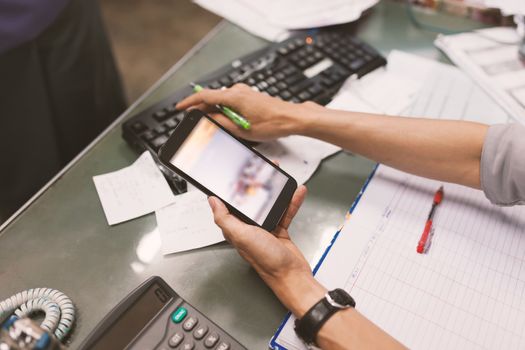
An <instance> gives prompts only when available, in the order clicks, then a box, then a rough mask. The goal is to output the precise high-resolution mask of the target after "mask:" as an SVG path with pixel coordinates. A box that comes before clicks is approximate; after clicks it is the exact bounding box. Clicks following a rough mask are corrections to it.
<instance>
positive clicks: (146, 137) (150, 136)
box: [142, 130, 156, 141]
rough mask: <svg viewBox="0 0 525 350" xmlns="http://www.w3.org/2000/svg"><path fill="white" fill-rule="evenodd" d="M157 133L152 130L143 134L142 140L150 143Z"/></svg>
mask: <svg viewBox="0 0 525 350" xmlns="http://www.w3.org/2000/svg"><path fill="white" fill-rule="evenodd" d="M155 136H156V135H155V133H154V132H153V131H151V130H148V131H146V132H145V133H144V134H142V139H143V140H145V141H150V140H153V139H154V138H155Z"/></svg>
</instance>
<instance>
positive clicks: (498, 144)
mask: <svg viewBox="0 0 525 350" xmlns="http://www.w3.org/2000/svg"><path fill="white" fill-rule="evenodd" d="M480 176H481V189H482V190H483V191H484V192H485V195H486V196H487V198H488V199H489V200H490V201H491V202H492V203H494V204H497V205H515V204H525V126H523V125H521V124H517V123H516V124H501V125H492V126H491V127H489V130H488V132H487V136H486V137H485V142H484V144H483V151H482V153H481V169H480Z"/></svg>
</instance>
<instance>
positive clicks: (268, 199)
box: [170, 118, 288, 225]
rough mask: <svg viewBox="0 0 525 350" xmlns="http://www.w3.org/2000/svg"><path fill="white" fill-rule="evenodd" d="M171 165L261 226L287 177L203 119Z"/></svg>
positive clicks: (176, 154)
mask: <svg viewBox="0 0 525 350" xmlns="http://www.w3.org/2000/svg"><path fill="white" fill-rule="evenodd" d="M170 163H171V164H173V165H174V166H176V167H177V168H179V169H181V170H182V171H183V172H185V173H186V174H188V175H189V176H191V177H192V178H193V179H195V180H196V181H197V182H199V183H200V184H202V185H203V186H204V187H206V188H208V189H209V190H210V191H212V192H214V193H215V194H216V195H217V196H219V197H221V198H222V199H223V200H224V201H226V202H228V203H229V204H230V205H232V206H233V207H235V208H236V209H237V210H239V211H240V212H242V213H243V214H244V215H246V216H248V217H249V218H250V219H252V220H253V221H255V222H256V223H258V224H259V225H262V224H263V222H264V220H265V219H266V217H267V216H268V213H269V212H270V210H271V209H272V206H273V204H274V203H275V201H276V200H277V198H278V197H279V194H280V193H281V191H282V190H283V188H284V186H285V184H286V182H287V181H288V178H287V177H286V176H285V175H284V174H283V173H281V172H280V171H278V170H277V169H276V168H274V167H273V166H272V165H270V164H268V163H267V161H266V160H264V159H262V158H260V157H259V156H258V155H257V154H256V153H254V152H252V151H251V150H250V149H249V148H247V147H246V146H244V145H243V144H242V143H240V142H239V141H237V140H236V139H235V138H233V137H231V136H230V135H228V133H226V132H225V131H223V130H222V129H221V128H219V127H218V126H217V125H215V124H214V123H212V122H211V121H209V120H208V119H207V118H201V119H200V120H199V122H198V123H197V125H195V127H194V129H193V130H192V131H191V132H190V134H189V135H188V137H187V138H186V140H184V142H183V143H182V145H181V147H180V148H179V149H178V150H177V152H176V153H175V154H174V155H173V157H171V159H170Z"/></svg>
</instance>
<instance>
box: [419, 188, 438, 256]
mask: <svg viewBox="0 0 525 350" xmlns="http://www.w3.org/2000/svg"><path fill="white" fill-rule="evenodd" d="M443 195H444V193H443V186H441V187H440V188H439V189H438V190H437V192H436V194H434V203H432V208H431V209H430V213H429V214H428V219H427V222H426V224H425V229H424V230H423V234H421V238H420V239H419V243H418V244H417V249H416V251H417V252H418V253H419V254H423V253H426V252H427V249H428V247H429V246H430V241H431V239H432V234H431V230H432V219H433V218H434V213H435V212H436V207H437V206H438V205H439V203H441V201H443Z"/></svg>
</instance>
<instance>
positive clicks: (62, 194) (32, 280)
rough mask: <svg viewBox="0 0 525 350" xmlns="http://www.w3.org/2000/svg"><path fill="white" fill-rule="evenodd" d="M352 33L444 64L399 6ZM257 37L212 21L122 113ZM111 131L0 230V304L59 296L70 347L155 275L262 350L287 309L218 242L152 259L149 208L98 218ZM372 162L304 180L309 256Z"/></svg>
mask: <svg viewBox="0 0 525 350" xmlns="http://www.w3.org/2000/svg"><path fill="white" fill-rule="evenodd" d="M429 20H431V21H437V22H438V23H440V24H441V25H452V26H456V27H458V26H460V27H461V26H463V27H462V28H466V29H468V28H473V27H474V26H476V24H474V23H472V22H470V21H468V20H464V19H459V18H456V17H449V16H445V15H437V16H431V18H429ZM478 26H479V24H478ZM356 35H357V36H358V37H360V38H362V39H364V40H365V41H367V42H369V43H370V44H372V45H373V46H375V47H376V48H378V49H379V50H380V51H382V52H383V53H384V54H387V53H388V52H389V51H390V50H391V49H394V48H396V49H401V50H406V51H410V52H414V53H417V54H421V55H424V56H427V57H433V58H436V59H442V57H441V56H440V54H439V53H438V51H437V50H436V49H434V47H433V45H432V42H433V39H434V38H435V34H433V33H429V32H424V31H422V30H419V29H417V28H415V27H414V26H413V25H411V24H410V23H409V21H408V19H407V16H406V14H405V10H404V6H403V5H401V4H397V3H390V2H383V3H381V4H380V5H378V6H376V7H375V8H374V10H373V11H372V13H371V14H370V15H369V16H368V17H367V18H365V19H362V20H361V21H360V23H359V26H358V27H357V30H356ZM265 44H266V42H265V41H263V40H261V39H259V38H256V37H254V36H252V35H250V34H248V33H246V32H245V31H243V30H242V29H240V28H238V27H236V26H234V25H231V24H228V23H222V24H221V25H219V27H217V28H216V29H215V30H214V31H213V32H212V33H210V35H209V36H208V38H207V39H206V40H205V41H204V42H202V43H201V45H199V46H198V47H197V48H196V49H195V50H193V51H192V52H191V54H190V55H188V57H190V56H191V59H183V60H182V61H181V62H179V63H177V64H176V65H175V66H174V67H173V68H172V69H171V70H170V71H169V72H168V74H166V76H165V77H164V78H163V79H161V80H160V81H159V82H158V83H157V84H156V85H155V87H154V88H153V89H151V90H150V91H149V92H148V93H147V94H145V95H144V96H143V97H142V98H141V99H140V100H139V102H137V103H136V104H135V105H134V106H132V108H130V109H129V110H128V111H126V113H125V115H124V116H123V117H122V118H121V120H122V119H125V118H126V117H127V116H129V115H133V114H134V113H135V112H136V111H138V110H139V109H142V108H144V107H146V106H148V105H151V104H152V103H154V102H155V101H158V100H160V99H161V98H163V97H165V96H166V95H168V94H169V93H170V91H173V90H174V89H177V88H179V87H181V86H183V85H184V84H187V83H188V82H189V81H191V80H193V79H194V78H195V77H198V76H201V75H203V74H204V73H207V72H209V71H211V70H213V69H215V68H218V67H220V66H222V65H223V64H225V63H227V62H229V61H231V60H232V59H234V58H235V57H238V56H240V55H242V54H245V53H248V52H250V51H252V50H255V49H257V48H260V47H262V46H263V45H265ZM120 133H121V131H120V123H118V125H116V126H114V127H113V128H112V129H110V130H109V131H108V132H107V133H106V134H105V135H104V136H103V137H101V138H100V139H98V140H97V141H96V142H95V143H94V144H93V145H92V147H90V148H88V149H87V150H86V152H84V154H82V156H81V157H79V158H78V159H77V160H76V161H75V162H74V163H73V164H72V166H70V167H69V169H67V170H66V171H65V172H64V173H63V174H62V175H61V176H60V177H59V178H58V179H56V180H55V181H54V182H53V183H52V185H51V186H49V187H48V188H46V189H45V190H44V191H43V192H42V194H41V195H40V196H39V197H38V198H37V199H35V200H33V201H32V202H31V203H30V205H28V206H27V208H26V209H25V210H24V211H22V213H20V214H18V215H17V216H16V218H15V219H14V220H12V221H11V223H10V224H8V225H7V227H5V228H4V229H3V230H2V231H1V232H0V281H1V283H0V299H3V298H6V297H8V296H10V295H11V294H14V293H15V292H18V291H21V290H24V289H27V288H33V287H52V288H55V289H59V290H61V291H63V292H64V293H66V294H67V295H69V296H70V297H71V298H72V299H73V301H74V302H75V304H76V306H77V308H78V320H77V324H76V329H75V330H74V332H73V335H72V337H71V339H70V342H71V346H72V348H76V346H78V344H79V343H80V342H81V341H82V340H83V339H84V338H85V337H86V336H87V334H88V333H89V332H90V331H91V330H92V329H93V328H94V326H95V325H96V324H97V323H98V322H99V321H100V320H101V319H102V317H103V316H104V315H105V314H106V313H107V312H108V311H109V310H110V309H111V308H112V307H113V306H115V305H116V303H117V302H118V301H120V300H121V299H122V298H123V297H124V296H125V295H126V294H127V293H128V292H129V291H131V290H132V289H133V288H135V287H136V286H137V285H138V284H140V283H141V282H142V281H144V280H145V279H146V278H147V277H149V276H151V275H159V276H161V277H163V278H164V279H165V280H166V281H167V282H168V283H169V284H170V285H171V286H172V287H173V288H174V289H175V290H176V291H177V292H178V293H179V294H180V295H182V296H183V297H184V298H186V299H187V300H188V301H189V302H190V303H192V304H193V305H194V306H195V307H197V308H198V309H200V310H201V311H202V312H203V313H205V314H206V315H208V316H209V317H210V318H211V319H212V320H214V321H215V322H217V323H218V324H219V325H220V326H222V327H223V328H224V329H226V331H228V332H229V333H231V334H232V335H233V336H234V337H236V338H238V339H239V341H241V342H242V343H243V344H245V345H247V346H248V347H249V348H250V349H252V348H253V349H265V348H267V344H268V341H269V339H270V337H271V336H272V335H273V333H274V332H275V330H276V328H277V327H278V326H279V323H280V321H281V320H282V318H283V316H284V315H285V313H286V310H285V309H284V308H283V307H282V305H281V304H280V303H279V301H278V300H277V299H276V298H275V297H274V296H273V294H272V293H271V291H270V290H269V289H268V288H267V287H266V286H265V285H264V283H263V282H262V281H261V280H260V279H259V277H258V276H257V274H256V273H255V272H254V270H252V269H251V268H250V267H249V266H248V265H247V263H245V262H244V261H243V260H242V259H241V258H240V257H239V256H238V254H237V253H236V252H235V250H233V249H232V248H231V247H230V246H229V245H228V244H226V243H221V244H217V245H214V246H212V247H208V248H204V249H199V250H195V251H191V252H186V253H180V254H172V255H169V256H162V254H161V253H160V251H159V248H160V246H159V245H160V237H159V233H158V231H157V226H156V221H155V216H154V214H151V215H147V216H145V217H142V218H139V219H136V220H132V221H130V222H126V223H123V224H120V225H117V226H113V227H110V226H108V225H107V222H106V219H105V217H104V213H103V211H102V207H101V205H100V202H99V199H98V197H97V194H96V191H95V186H94V185H93V182H92V177H93V176H94V175H98V174H102V173H106V172H110V171H113V170H117V169H120V168H122V167H124V166H127V165H129V164H131V163H132V162H133V161H134V160H135V159H136V157H137V154H135V153H134V152H133V151H132V150H131V149H130V148H129V147H128V146H127V145H126V143H125V142H124V141H123V139H122V138H121V136H120ZM35 146H36V147H37V146H38V145H35ZM373 165H374V164H373V163H372V162H370V161H368V160H366V159H364V158H361V157H357V156H352V155H349V154H346V153H340V154H338V155H336V156H334V157H332V158H331V159H329V160H327V161H325V162H324V163H323V164H322V165H321V167H320V169H319V170H318V171H317V173H316V175H315V176H314V177H313V178H312V179H311V180H310V181H309V182H308V184H307V186H308V188H309V195H308V197H307V200H306V202H305V204H304V206H303V208H302V209H301V211H300V212H299V214H298V216H297V218H296V219H295V221H294V223H293V224H292V227H291V234H292V238H293V239H294V241H295V242H296V243H297V244H298V246H299V247H300V248H301V250H302V251H303V252H304V254H305V255H306V257H307V258H308V259H313V258H314V257H315V256H317V255H318V254H319V253H320V251H321V250H322V248H323V247H324V246H325V245H326V243H327V242H328V241H329V240H330V238H331V237H332V235H333V234H334V233H335V231H336V229H337V227H338V226H339V225H340V224H341V222H342V220H343V217H344V214H345V212H346V210H347V209H348V208H349V206H350V204H351V203H352V201H353V200H354V198H355V196H356V194H357V193H358V191H359V189H360V188H361V186H362V185H363V183H364V181H365V179H366V177H367V176H368V174H369V172H370V171H371V169H372V167H373Z"/></svg>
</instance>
